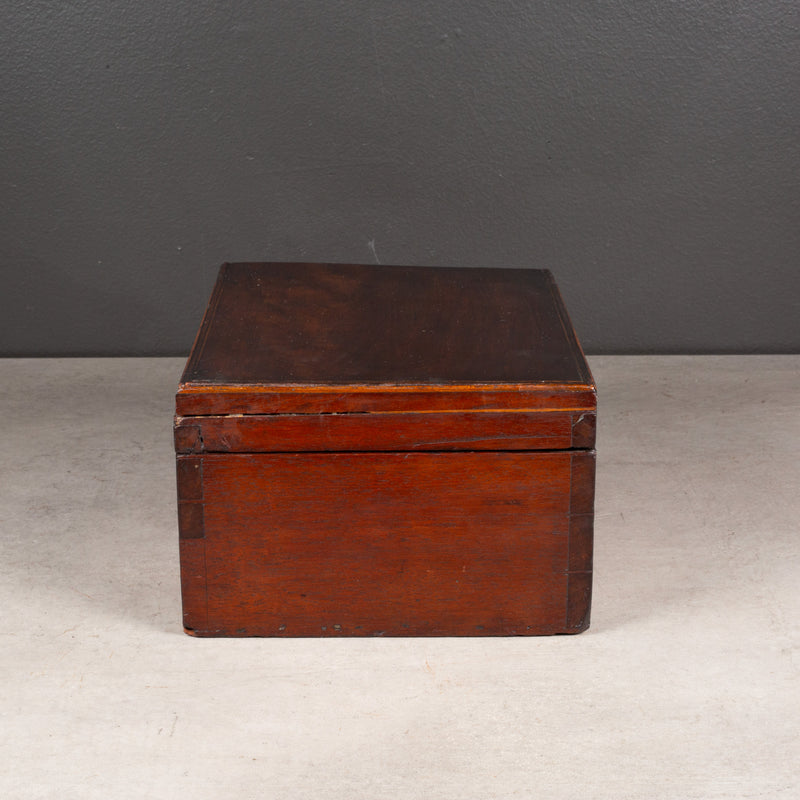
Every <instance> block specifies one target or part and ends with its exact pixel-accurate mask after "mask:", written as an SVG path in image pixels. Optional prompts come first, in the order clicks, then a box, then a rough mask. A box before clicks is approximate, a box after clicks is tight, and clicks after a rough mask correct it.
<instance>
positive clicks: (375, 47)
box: [0, 0, 800, 355]
mask: <svg viewBox="0 0 800 800" xmlns="http://www.w3.org/2000/svg"><path fill="white" fill-rule="evenodd" d="M5 5H6V6H7V7H6V8H4V14H3V25H2V26H0V68H2V73H3V76H4V79H3V81H2V85H1V86H0V101H1V105H0V107H2V111H3V124H2V125H1V126H0V176H2V191H1V192H0V270H1V271H2V273H1V274H2V278H1V279H0V354H7V355H21V354H27V355H41V354H52V355H58V354H83V355H92V354H107V355H115V354H128V355H170V354H172V355H175V354H180V353H186V352H188V349H189V346H190V344H191V341H192V337H193V336H194V333H195V331H196V330H197V325H198V321H199V318H200V314H201V312H202V308H203V306H204V304H205V302H206V299H207V297H208V294H209V292H210V289H211V284H212V282H213V279H214V275H215V273H216V269H217V267H218V265H219V264H220V263H221V262H222V261H235V260H271V261H282V260H283V261H345V262H347V261H354V262H366V263H374V262H376V261H378V260H380V261H381V262H382V263H384V264H392V263H395V264H397V263H400V264H422V265H443V266H447V265H454V266H521V267H546V268H550V269H552V270H553V271H554V273H555V274H556V276H557V277H558V279H559V282H560V284H561V287H562V289H563V292H564V295H565V297H566V300H567V305H568V307H569V309H570V312H571V313H572V315H573V317H574V321H575V324H576V327H577V329H578V331H579V332H580V334H581V337H582V340H583V342H584V344H585V345H586V347H587V350H588V351H589V352H647V351H651V352H700V351H705V352H712V351H715V352H723V351H724V352H753V351H764V352H798V350H800V326H798V325H797V319H798V317H800V270H798V269H797V266H798V263H797V253H798V252H800V188H799V187H800V182H798V180H797V170H798V163H800V137H798V136H797V131H798V129H800V92H799V91H798V85H800V46H799V42H798V30H800V4H798V3H792V2H786V1H785V0H761V2H758V3H741V2H739V3H733V2H719V1H715V2H705V3H699V2H686V1H685V0H682V1H681V2H672V3H664V2H662V0H646V2H637V3H631V2H601V3H563V2H557V1H556V0H548V1H546V2H532V1H531V2H502V3H485V2H470V3H463V2H458V3H453V2H440V3H423V2H411V3H408V2H405V3H396V2H390V1H389V0H377V1H376V0H370V1H369V2H365V0H346V1H344V0H336V2H295V1H294V0H292V2H269V3H254V2H250V3H234V4H229V3H224V4H223V3H215V2H208V0H175V2H170V3H153V2H140V3H130V2H121V1H120V0H103V2H100V0H89V2H82V3H47V2H41V0H19V1H18V2H14V3H7V4H5Z"/></svg>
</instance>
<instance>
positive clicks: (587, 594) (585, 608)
mask: <svg viewBox="0 0 800 800" xmlns="http://www.w3.org/2000/svg"><path fill="white" fill-rule="evenodd" d="M594 479H595V453H594V451H593V450H589V451H578V452H574V453H573V454H572V477H571V480H570V522H569V587H568V595H567V632H568V633H580V632H581V631H584V630H586V629H587V628H588V627H589V614H590V610H591V604H592V555H593V547H594V542H593V539H594Z"/></svg>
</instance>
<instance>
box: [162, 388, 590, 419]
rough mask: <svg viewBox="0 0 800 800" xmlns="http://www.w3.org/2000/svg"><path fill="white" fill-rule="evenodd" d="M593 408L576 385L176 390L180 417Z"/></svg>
mask: <svg viewBox="0 0 800 800" xmlns="http://www.w3.org/2000/svg"><path fill="white" fill-rule="evenodd" d="M596 407H597V398H596V394H595V389H594V386H592V385H584V384H575V385H570V386H568V387H565V386H563V385H553V384H541V385H534V384H472V385H463V386H462V385H457V384H452V385H444V384H443V385H440V386H435V387H432V386H414V385H407V386H395V385H393V384H385V385H381V386H364V385H357V384H356V385H351V384H342V385H340V386H334V387H332V386H325V385H319V384H304V385H298V386H274V385H271V384H263V385H262V384H243V385H240V386H239V385H234V384H226V385H224V386H214V385H213V384H203V383H184V384H181V386H180V388H179V390H178V394H177V397H176V403H175V410H176V412H177V414H178V415H179V416H195V415H219V414H352V413H381V412H385V413H388V412H400V411H408V412H415V411H416V412H420V413H428V412H431V411H473V410H478V411H526V410H532V411H545V412H546V411H550V410H558V411H579V412H580V411H588V412H592V411H594V409H595V408H596Z"/></svg>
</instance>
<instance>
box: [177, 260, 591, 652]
mask: <svg viewBox="0 0 800 800" xmlns="http://www.w3.org/2000/svg"><path fill="white" fill-rule="evenodd" d="M595 413H596V397H595V389H594V385H593V382H592V378H591V374H590V373H589V370H588V367H587V366H586V362H585V359H584V357H583V354H582V352H581V350H580V346H579V344H578V342H577V339H576V338H575V335H574V333H573V332H572V327H571V325H570V324H569V320H568V317H567V314H566V311H565V310H564V307H563V303H562V301H561V298H560V296H559V294H558V290H557V288H556V286H555V283H554V281H553V279H552V276H550V274H549V273H547V272H543V271H536V270H464V269H433V268H430V269H429V268H418V267H364V266H348V265H330V264H328V265H313V264H262V265H259V264H234V265H226V266H224V267H223V268H222V270H221V272H220V277H219V280H218V282H217V285H216V287H215V290H214V294H213V296H212V299H211V302H210V304H209V308H208V310H207V312H206V315H205V317H204V320H203V324H202V326H201V329H200V332H199V334H198V338H197V340H196V342H195V346H194V348H193V350H192V354H191V356H190V358H189V361H188V363H187V367H186V370H185V372H184V376H183V379H182V381H181V385H180V387H179V390H178V393H177V397H176V418H175V449H176V453H177V454H178V459H177V464H178V499H179V526H180V552H181V581H182V593H183V605H184V623H185V627H186V629H187V632H189V633H192V634H194V635H198V636H336V635H362V636H364V635H489V634H493V635H498V634H507V635H511V634H517V635H531V634H550V633H576V632H579V631H581V630H584V629H585V628H586V627H587V626H588V624H589V610H590V606H591V575H592V572H591V570H592V523H593V514H592V511H593V497H594V451H593V449H592V448H593V447H594V441H595V419H596V418H595Z"/></svg>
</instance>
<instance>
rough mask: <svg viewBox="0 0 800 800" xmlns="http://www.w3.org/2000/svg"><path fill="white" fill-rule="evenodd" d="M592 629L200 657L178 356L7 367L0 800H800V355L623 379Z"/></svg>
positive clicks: (606, 454)
mask: <svg viewBox="0 0 800 800" xmlns="http://www.w3.org/2000/svg"><path fill="white" fill-rule="evenodd" d="M590 362H591V366H592V368H593V370H594V372H595V377H596V379H597V382H598V387H599V396H600V426H599V436H598V438H599V441H598V454H599V456H598V458H599V460H598V475H597V524H596V556H595V594H594V606H593V613H592V627H591V629H590V630H589V631H588V632H587V633H584V634H582V635H580V636H576V637H552V638H536V639H525V638H510V639H362V640H355V639H339V640H332V639H326V640H314V639H310V640H309V639H302V640H257V639H243V640H235V639H227V640H225V639H222V640H210V639H193V638H190V637H188V636H186V635H184V633H183V632H182V630H181V612H180V592H179V582H178V560H177V532H176V512H175V502H174V493H175V488H174V469H173V455H172V439H171V423H172V404H173V393H174V390H175V387H176V384H177V380H178V376H179V374H180V371H181V368H182V362H181V361H180V360H178V359H150V360H144V359H138V360H132V359H129V360H6V361H0V410H2V419H3V421H4V430H3V445H2V450H0V548H1V549H0V609H2V611H1V612H0V614H2V620H3V624H2V633H1V636H2V638H1V639H0V642H1V643H2V646H1V647H0V677H1V678H2V680H0V713H1V714H2V719H1V721H0V797H2V798H53V797H58V798H60V799H66V798H80V800H91V799H92V798H103V800H108V798H127V797H131V798H179V797H187V798H192V799H193V800H202V798H213V799H214V800H217V799H218V798H220V797H230V798H237V800H239V799H240V798H266V797H275V798H295V797H297V798H315V800H321V799H324V798H348V799H352V798H370V800H375V799H376V798H392V799H394V798H405V797H419V798H458V800H464V798H507V797H520V798H528V797H542V798H548V800H557V799H558V798H584V797H587V798H593V799H594V800H598V799H602V798H613V800H625V799H626V798H647V799H648V800H657V799H658V798H676V799H677V798H680V800H691V799H692V798H703V799H704V800H705V799H706V798H745V797H747V798H753V797H768V798H799V797H800V680H799V678H800V669H799V667H800V655H798V645H800V622H799V621H798V620H800V588H798V582H799V580H800V579H799V578H798V576H800V539H799V537H798V527H799V525H800V523H798V519H800V491H798V490H799V489H800V460H798V456H797V453H798V449H799V448H798V445H800V414H798V411H800V403H799V402H798V398H800V357H795V356H775V357H773V356H769V357H762V356H747V357H738V356H726V357H659V358H646V357H613V358H612V357H604V358H593V359H590Z"/></svg>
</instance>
